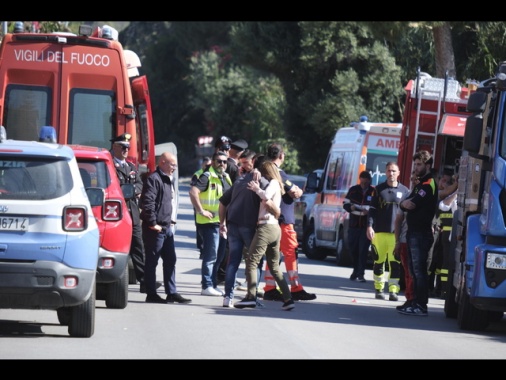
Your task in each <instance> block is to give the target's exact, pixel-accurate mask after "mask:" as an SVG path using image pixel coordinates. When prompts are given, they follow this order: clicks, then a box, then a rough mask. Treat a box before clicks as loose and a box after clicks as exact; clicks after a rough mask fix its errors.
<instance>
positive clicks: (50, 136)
mask: <svg viewBox="0 0 506 380" xmlns="http://www.w3.org/2000/svg"><path fill="white" fill-rule="evenodd" d="M39 141H41V142H50V143H55V142H56V130H55V129H54V127H51V126H44V127H41V128H40V132H39Z"/></svg>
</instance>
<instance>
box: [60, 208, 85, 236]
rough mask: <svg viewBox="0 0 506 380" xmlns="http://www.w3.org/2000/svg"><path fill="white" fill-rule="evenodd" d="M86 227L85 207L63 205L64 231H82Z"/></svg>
mask: <svg viewBox="0 0 506 380" xmlns="http://www.w3.org/2000/svg"><path fill="white" fill-rule="evenodd" d="M86 228H88V213H87V210H86V207H83V206H77V207H65V208H64V209H63V229H64V230H65V231H84V230H85V229H86Z"/></svg>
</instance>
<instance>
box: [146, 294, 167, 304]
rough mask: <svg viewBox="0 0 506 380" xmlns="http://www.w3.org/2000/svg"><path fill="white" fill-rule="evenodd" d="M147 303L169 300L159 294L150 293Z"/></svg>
mask: <svg viewBox="0 0 506 380" xmlns="http://www.w3.org/2000/svg"><path fill="white" fill-rule="evenodd" d="M146 302H147V303H167V300H164V299H163V298H162V297H160V296H159V295H158V294H148V295H147V296H146Z"/></svg>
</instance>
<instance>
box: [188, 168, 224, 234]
mask: <svg viewBox="0 0 506 380" xmlns="http://www.w3.org/2000/svg"><path fill="white" fill-rule="evenodd" d="M202 175H206V176H208V177H209V183H208V186H207V189H206V191H201V192H200V194H199V200H200V204H201V205H202V208H203V209H204V210H207V211H210V212H212V213H213V215H214V217H213V218H212V219H209V218H207V217H205V216H202V215H201V214H197V219H196V222H197V223H198V224H207V223H219V222H220V217H219V215H218V210H219V208H220V198H221V196H222V195H223V185H222V183H221V179H220V178H219V177H218V173H216V171H215V170H214V168H213V167H212V166H211V167H210V168H209V170H208V171H205V172H203V173H202ZM223 177H224V178H225V180H226V181H227V183H228V184H229V185H230V186H232V180H231V179H230V176H229V175H228V173H225V172H223Z"/></svg>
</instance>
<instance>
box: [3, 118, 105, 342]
mask: <svg viewBox="0 0 506 380" xmlns="http://www.w3.org/2000/svg"><path fill="white" fill-rule="evenodd" d="M100 190H101V189H90V191H100ZM102 191H103V190H102ZM99 196H100V195H99ZM102 196H103V194H102ZM98 249H99V231H98V228H97V223H96V221H95V217H94V215H93V212H92V209H91V206H90V201H89V200H88V196H87V193H86V190H85V188H84V186H83V182H82V179H81V175H80V173H79V167H78V165H77V162H76V158H75V156H74V152H73V151H72V149H70V148H69V147H67V146H64V145H60V144H54V143H42V142H35V141H16V140H7V139H5V129H4V128H3V127H0V309H2V308H3V309H46V310H56V311H57V315H58V320H59V321H60V324H62V325H66V326H68V333H69V334H70V335H71V336H74V337H91V336H92V335H93V333H94V330H95V287H96V286H95V278H96V272H97V262H98Z"/></svg>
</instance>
